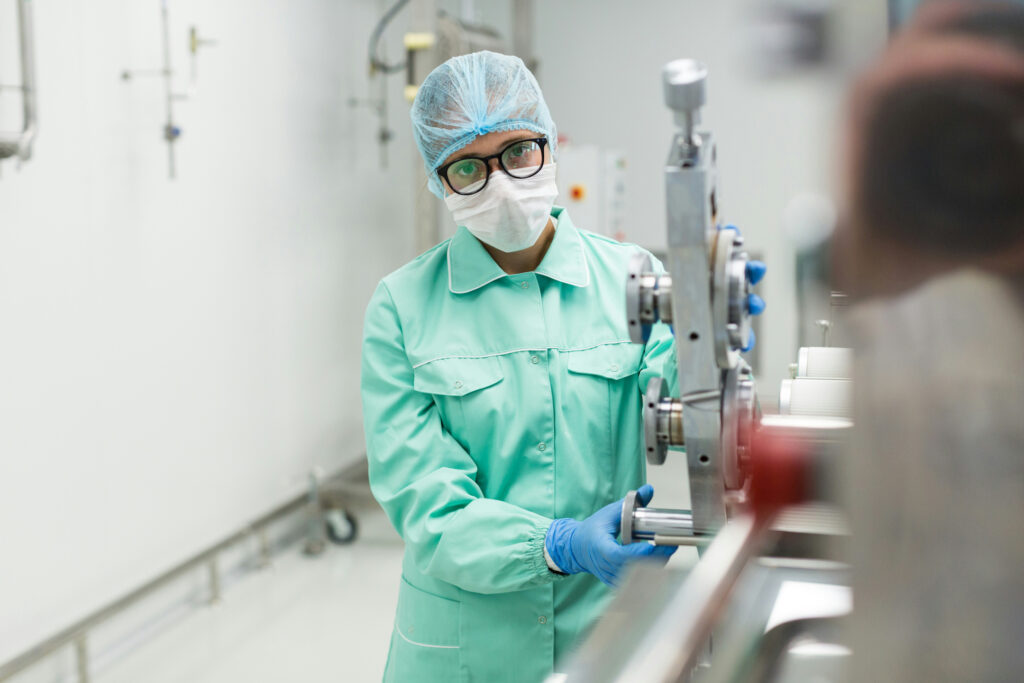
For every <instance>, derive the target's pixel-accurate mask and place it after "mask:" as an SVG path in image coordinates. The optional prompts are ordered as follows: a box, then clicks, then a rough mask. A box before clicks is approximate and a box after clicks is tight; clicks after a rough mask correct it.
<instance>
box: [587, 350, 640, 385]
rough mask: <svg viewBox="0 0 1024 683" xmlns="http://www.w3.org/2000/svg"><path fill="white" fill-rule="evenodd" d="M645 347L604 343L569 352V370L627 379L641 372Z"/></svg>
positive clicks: (611, 378)
mask: <svg viewBox="0 0 1024 683" xmlns="http://www.w3.org/2000/svg"><path fill="white" fill-rule="evenodd" d="M643 358H644V347H643V346H642V345H640V344H625V343H624V344H604V345H602V346H595V347H594V348H592V349H584V350H583V351H572V352H571V353H570V354H569V372H571V373H574V374H577V375H594V376H597V377H604V378H605V379H610V380H619V379H625V378H627V377H629V376H630V375H636V374H638V373H639V372H640V364H641V362H642V361H643Z"/></svg>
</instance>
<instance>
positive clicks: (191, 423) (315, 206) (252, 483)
mask: <svg viewBox="0 0 1024 683" xmlns="http://www.w3.org/2000/svg"><path fill="white" fill-rule="evenodd" d="M383 4H384V3H383V2H376V1H373V0H347V1H346V2H338V1H337V0H298V1H295V2H287V3H285V2H275V1H274V0H220V1H219V2H203V1H201V0H169V6H170V11H171V19H172V37H173V49H174V61H175V65H176V66H177V67H178V68H179V70H180V71H181V72H182V73H183V74H184V73H187V60H186V53H185V45H186V32H187V27H188V25H189V24H193V23H194V24H196V25H198V26H199V28H200V30H201V31H202V32H203V33H205V34H207V35H209V36H210V37H213V38H216V39H218V41H219V45H218V46H216V47H213V48H210V49H209V50H207V51H205V52H203V53H202V54H201V56H200V63H199V91H198V93H197V95H196V97H195V99H194V100H193V101H190V102H187V103H182V104H180V105H179V106H178V107H177V110H178V113H179V121H180V125H181V126H182V128H183V129H184V135H183V137H182V138H181V141H180V144H179V146H178V147H179V156H178V163H179V169H178V170H179V178H178V180H176V181H173V182H172V181H169V180H168V179H167V169H166V161H165V159H166V150H165V146H164V144H163V142H162V140H161V138H160V134H161V129H162V126H163V100H162V84H161V82H160V81H159V80H158V79H155V78H147V79H140V80H137V81H135V82H133V83H129V84H126V83H123V82H122V81H121V80H120V79H119V75H120V73H121V71H122V70H123V69H125V68H126V67H134V68H152V67H157V66H159V65H160V59H161V43H160V24H159V16H160V14H159V7H160V5H159V2H158V0H146V1H144V2H143V1H140V0H107V1H106V2H101V3H84V2H77V1H75V0H51V1H50V2H36V3H33V5H34V7H35V14H36V25H37V33H38V62H39V63H38V76H39V88H40V95H39V109H40V116H41V122H40V123H41V131H40V137H39V140H38V144H37V147H36V154H35V157H34V158H33V159H32V160H31V162H29V163H28V164H26V165H25V166H24V168H22V169H21V171H17V172H16V171H15V170H14V167H13V166H12V165H11V164H9V163H8V164H4V165H3V167H2V169H0V171H2V175H0V661H4V660H6V659H7V658H8V657H10V656H12V655H14V654H16V653H17V652H18V651H20V650H21V649H22V648H24V647H26V646H28V645H30V644H32V643H34V642H36V641H38V640H39V639H41V638H43V637H45V636H47V635H49V634H50V633H51V632H53V631H55V630H56V629H57V628H59V627H61V626H63V625H66V624H67V623H68V622H70V621H71V620H73V619H75V618H77V617H79V616H81V615H82V614H84V613H86V612H87V611H89V610H91V609H92V608H94V607H96V606H97V605H100V604H102V603H105V602H107V601H109V600H111V599H112V598H113V597H115V596H117V595H120V594H121V593H123V592H124V591H125V590H126V589H128V588H130V587H131V586H133V585H136V584H138V583H141V582H143V581H145V580H147V579H149V578H151V577H152V576H154V575H155V574H156V573H158V572H159V571H161V570H163V569H165V568H167V567H168V566H170V565H171V564H173V563H175V562H177V561H179V560H181V559H183V558H184V557H186V556H188V555H190V554H192V553H193V552H195V551H197V550H198V549H200V548H201V547H203V546H205V545H207V544H208V543H210V542H212V541H214V540H216V539H218V538H219V537H221V536H223V535H224V534H226V533H227V532H228V531H231V530H233V529H234V528H236V527H238V526H240V525H241V524H243V523H244V522H246V521H247V520H249V519H251V518H252V517H254V516H256V515H257V514H259V513H261V512H262V511H264V510H266V509H269V508H270V507H272V506H274V505H276V504H277V503H279V502H280V501H281V500H283V499H284V498H285V497H287V496H289V495H291V494H293V493H295V492H297V491H299V490H301V489H302V488H303V486H304V485H305V477H306V474H307V472H308V471H309V470H310V468H312V467H313V466H315V465H318V466H321V467H323V468H324V469H328V470H329V469H333V468H334V467H337V466H339V465H342V464H344V463H346V462H351V461H352V459H353V458H357V457H359V456H360V454H361V451H362V447H363V441H362V435H361V429H360V426H361V416H360V412H359V396H358V378H359V350H360V338H361V328H362V314H363V308H364V306H365V302H366V300H367V299H368V297H369V294H370V292H371V291H372V288H373V286H374V285H375V284H376V282H377V280H378V279H379V278H380V277H381V276H382V275H383V274H385V273H386V272H388V271H389V270H391V269H393V268H395V267H397V266H398V265H400V264H401V263H403V262H405V261H406V260H408V259H409V258H411V257H412V256H413V254H412V228H411V224H410V222H411V216H412V201H413V196H412V193H411V192H410V188H411V187H412V183H413V181H412V168H413V167H412V165H411V164H410V163H409V158H410V155H411V154H412V151H411V150H412V147H411V144H412V143H411V140H410V134H409V128H408V123H407V115H406V111H407V109H406V105H405V103H404V102H403V101H402V100H401V98H400V92H401V91H400V88H401V83H400V82H399V81H400V78H399V79H393V80H392V82H391V93H392V99H391V120H392V127H393V128H394V130H395V134H396V138H395V140H394V142H393V143H392V145H391V150H390V154H391V166H390V168H389V169H388V170H386V171H385V170H383V169H382V168H381V167H380V163H379V160H378V149H377V145H376V142H375V135H376V131H377V123H376V119H375V118H374V117H373V115H372V114H371V113H370V111H369V110H368V109H366V108H352V107H350V106H349V104H348V98H349V97H351V96H358V97H361V98H365V97H366V96H367V93H368V85H367V76H366V56H365V55H366V43H367V38H368V35H369V32H370V29H371V27H372V25H373V23H374V22H375V21H376V19H377V17H378V16H379V15H380V14H381V13H382V6H383ZM13 7H14V3H12V2H4V3H2V6H0V45H4V46H5V47H4V48H3V49H2V50H0V83H11V82H16V80H17V71H16V65H15V64H14V63H13V60H12V59H11V58H10V57H11V56H12V54H11V52H12V51H11V50H10V46H11V44H12V33H11V31H12V28H13ZM402 30H404V26H403V22H402V21H399V22H398V23H397V25H396V27H395V30H394V33H391V32H389V35H392V36H394V37H392V38H391V41H390V42H391V48H392V50H391V54H393V55H394V54H396V51H397V50H396V48H397V45H398V38H397V36H399V35H400V33H401V31H402ZM184 85H185V83H184V79H179V81H178V86H179V88H184ZM0 101H2V106H0V117H2V118H0V128H3V129H12V128H15V127H17V125H18V123H19V120H18V119H17V117H14V116H12V114H13V113H14V111H16V106H15V104H16V102H17V99H16V98H14V97H13V96H12V95H11V94H9V93H7V94H4V95H2V96H0Z"/></svg>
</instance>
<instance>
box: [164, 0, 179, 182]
mask: <svg viewBox="0 0 1024 683" xmlns="http://www.w3.org/2000/svg"><path fill="white" fill-rule="evenodd" d="M160 19H161V21H162V22H163V43H164V45H163V47H164V99H165V101H166V108H167V124H166V125H165V127H164V139H166V140H167V169H168V176H169V177H170V178H171V180H174V178H175V175H176V168H175V163H174V139H175V138H176V137H177V135H176V132H175V130H174V93H173V92H172V90H173V88H172V84H171V75H172V72H171V26H170V19H169V18H168V16H167V0H160Z"/></svg>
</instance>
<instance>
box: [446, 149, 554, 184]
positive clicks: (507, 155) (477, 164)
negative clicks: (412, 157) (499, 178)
mask: <svg viewBox="0 0 1024 683" xmlns="http://www.w3.org/2000/svg"><path fill="white" fill-rule="evenodd" d="M499 160H500V162H501V167H502V168H503V169H504V170H505V172H506V173H508V174H509V175H510V176H512V177H513V178H529V177H530V176H532V175H535V174H536V173H537V171H539V170H540V167H541V166H542V165H543V163H544V154H543V148H542V147H541V146H540V144H538V143H537V142H535V141H534V140H523V141H521V142H515V143H512V144H511V145H509V146H508V147H506V148H505V149H504V150H503V151H502V153H501V157H500V158H499ZM445 175H446V177H447V178H448V184H449V185H451V188H452V189H453V190H455V191H456V192H466V193H467V194H469V193H472V192H473V191H479V189H480V188H481V187H483V181H484V180H486V179H487V162H486V161H484V160H483V159H474V158H468V159H460V160H459V161H456V162H455V163H454V164H452V165H451V166H449V167H448V170H447V171H446V173H445ZM475 185H479V187H473V186H475ZM467 191H468V192H467Z"/></svg>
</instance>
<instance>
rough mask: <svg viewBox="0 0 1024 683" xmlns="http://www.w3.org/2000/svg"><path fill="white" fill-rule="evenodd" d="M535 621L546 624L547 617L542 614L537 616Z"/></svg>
mask: <svg viewBox="0 0 1024 683" xmlns="http://www.w3.org/2000/svg"><path fill="white" fill-rule="evenodd" d="M537 621H539V622H540V623H542V624H546V623H548V618H547V617H545V616H544V615H543V614H542V615H540V616H539V617H537Z"/></svg>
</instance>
